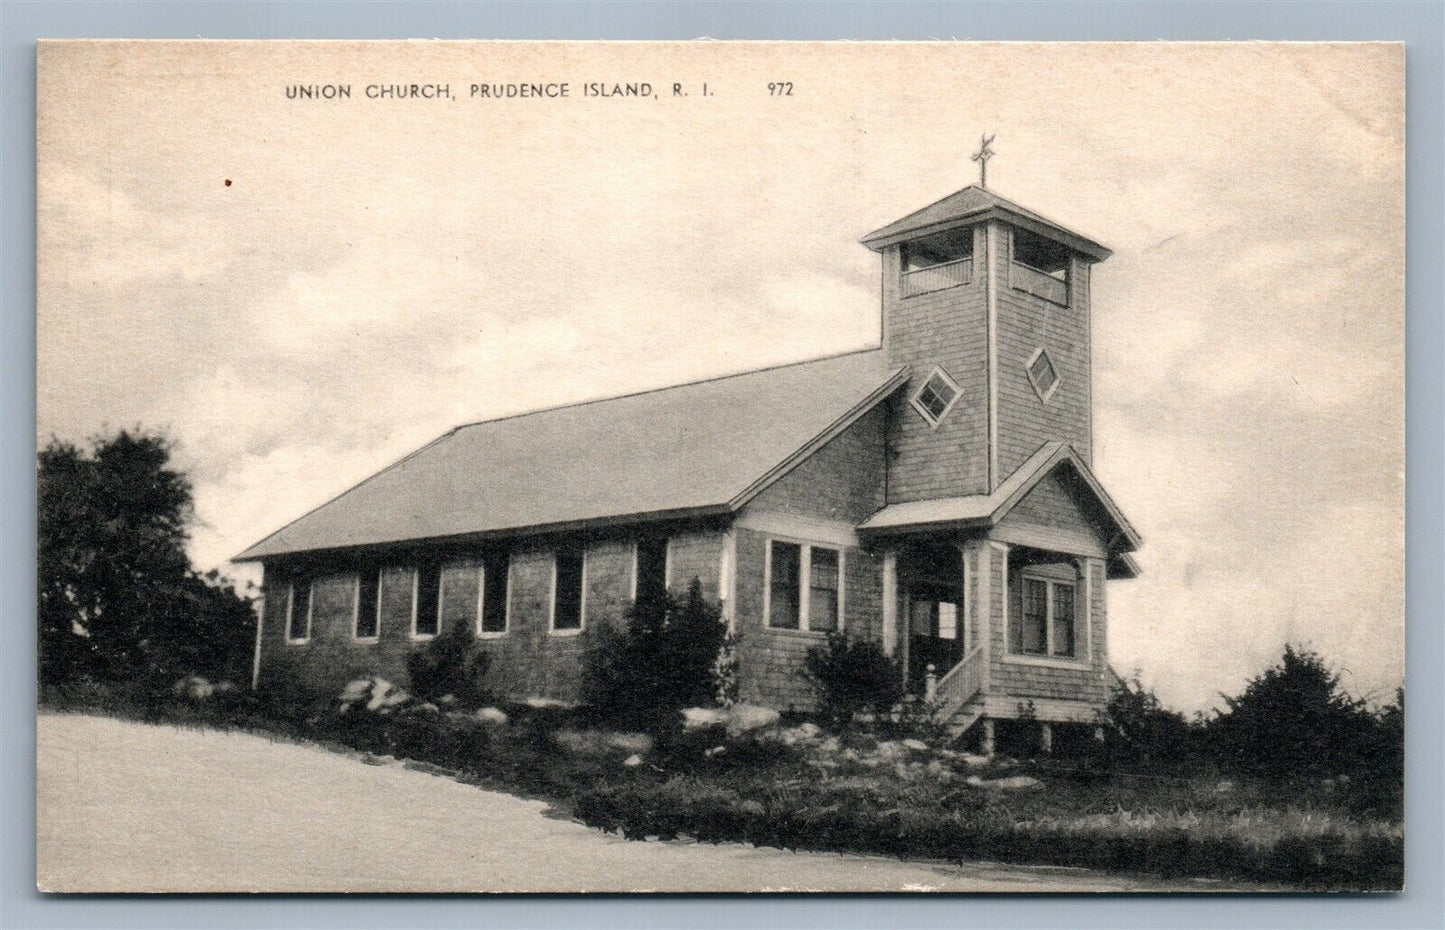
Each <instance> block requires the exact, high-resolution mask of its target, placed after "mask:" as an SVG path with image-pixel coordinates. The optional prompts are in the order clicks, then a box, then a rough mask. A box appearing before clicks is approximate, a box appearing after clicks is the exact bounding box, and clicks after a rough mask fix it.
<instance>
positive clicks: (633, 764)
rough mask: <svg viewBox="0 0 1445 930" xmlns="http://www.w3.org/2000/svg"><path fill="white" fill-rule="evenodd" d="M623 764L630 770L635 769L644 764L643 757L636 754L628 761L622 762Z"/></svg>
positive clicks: (628, 758)
mask: <svg viewBox="0 0 1445 930" xmlns="http://www.w3.org/2000/svg"><path fill="white" fill-rule="evenodd" d="M622 764H623V765H625V766H627V767H628V768H635V767H636V766H639V765H641V764H642V757H641V756H639V755H638V754H637V753H635V752H634V753H633V754H632V755H630V756H628V757H627V758H626V759H623V760H622Z"/></svg>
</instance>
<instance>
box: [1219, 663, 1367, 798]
mask: <svg viewBox="0 0 1445 930" xmlns="http://www.w3.org/2000/svg"><path fill="white" fill-rule="evenodd" d="M1225 703H1226V704H1227V705H1228V706H1227V709H1226V710H1225V711H1224V712H1223V713H1221V714H1219V715H1217V716H1216V717H1215V718H1214V719H1213V720H1211V721H1210V722H1209V723H1208V724H1207V736H1208V738H1209V743H1210V746H1211V748H1212V749H1213V752H1214V754H1215V756H1216V758H1217V759H1218V761H1219V764H1220V765H1221V766H1222V767H1223V768H1225V769H1227V770H1230V771H1234V772H1240V773H1245V774H1253V775H1260V776H1263V777H1266V778H1273V779H1291V778H1298V777H1302V776H1303V777H1308V778H1316V779H1317V778H1321V777H1324V776H1332V775H1338V774H1341V773H1347V772H1351V771H1356V770H1358V769H1360V768H1361V767H1362V766H1363V765H1365V764H1368V762H1369V760H1368V758H1367V753H1368V752H1369V750H1370V748H1371V746H1372V743H1373V742H1374V737H1375V730H1376V725H1377V721H1376V719H1375V717H1374V716H1373V715H1371V714H1370V712H1369V710H1368V709H1367V708H1366V707H1365V703H1364V702H1363V701H1360V700H1357V699H1356V698H1353V697H1351V696H1350V695H1348V694H1346V693H1345V692H1344V690H1343V689H1342V688H1341V687H1340V678H1339V675H1338V674H1337V673H1335V672H1334V671H1333V670H1331V669H1330V667H1329V666H1328V665H1327V664H1326V663H1325V660H1324V659H1323V658H1321V657H1320V656H1319V654H1317V653H1315V652H1312V651H1310V650H1308V649H1305V648H1301V647H1296V646H1293V645H1287V646H1285V649H1284V655H1283V656H1282V657H1281V659H1280V661H1279V664H1277V665H1275V666H1273V667H1271V668H1269V669H1266V670H1265V672H1264V673H1263V674H1261V675H1259V676H1257V677H1255V678H1252V679H1250V680H1249V683H1248V684H1247V685H1246V686H1245V689H1244V692H1243V693H1242V694H1240V695H1239V696H1238V697H1232V698H1231V697H1227V698H1225Z"/></svg>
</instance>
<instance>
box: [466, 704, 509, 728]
mask: <svg viewBox="0 0 1445 930" xmlns="http://www.w3.org/2000/svg"><path fill="white" fill-rule="evenodd" d="M472 716H473V717H474V718H476V719H477V720H480V721H481V722H482V723H495V724H500V725H503V726H505V725H506V723H507V714H506V712H505V711H503V710H501V709H500V708H496V707H481V708H478V709H477V712H476V713H475V714H473V715H472Z"/></svg>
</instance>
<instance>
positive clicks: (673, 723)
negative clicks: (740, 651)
mask: <svg viewBox="0 0 1445 930" xmlns="http://www.w3.org/2000/svg"><path fill="white" fill-rule="evenodd" d="M584 635H586V636H587V639H588V641H587V646H586V649H585V651H584V653H583V662H582V696H583V700H584V701H586V702H587V704H588V705H590V707H591V708H592V710H593V712H594V713H595V714H596V715H597V716H598V717H600V718H601V719H603V720H606V721H607V722H609V723H612V724H615V725H618V726H624V727H635V728H638V729H642V730H645V731H647V732H652V733H659V732H661V731H663V730H668V729H675V728H676V727H678V726H680V719H679V712H680V711H681V710H682V709H683V708H684V707H700V706H708V705H711V704H712V703H713V702H714V700H715V698H716V697H717V691H716V682H715V673H714V670H715V667H716V666H717V664H718V657H719V654H720V653H721V651H722V648H723V644H724V641H725V638H726V636H727V627H726V625H725V624H724V623H723V622H722V611H721V610H720V609H719V608H718V607H717V606H716V605H714V604H709V603H708V602H707V601H706V600H705V599H704V598H703V596H702V586H701V585H700V584H699V582H698V580H697V579H696V578H694V579H693V581H692V584H691V585H690V586H689V587H688V592H687V595H686V596H685V597H683V598H674V597H672V596H671V595H670V594H669V595H664V596H662V597H657V598H640V599H639V600H638V601H637V603H635V604H634V605H633V606H632V607H631V609H630V610H629V611H628V615H627V622H626V625H625V626H623V627H618V626H615V625H613V624H598V625H597V626H595V627H591V628H589V629H588V631H587V633H586V634H584ZM732 674H734V675H735V674H736V669H735V668H734V669H733V670H732Z"/></svg>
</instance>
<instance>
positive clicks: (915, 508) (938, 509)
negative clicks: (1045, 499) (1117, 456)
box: [858, 442, 1144, 573]
mask: <svg viewBox="0 0 1445 930" xmlns="http://www.w3.org/2000/svg"><path fill="white" fill-rule="evenodd" d="M1060 466H1064V467H1068V468H1071V469H1072V470H1073V471H1074V473H1075V474H1077V475H1078V476H1079V478H1080V480H1081V481H1082V483H1083V486H1084V487H1085V488H1086V489H1087V490H1088V492H1089V495H1090V496H1091V497H1092V498H1093V500H1094V501H1095V502H1096V503H1097V504H1098V505H1099V507H1100V509H1101V510H1102V512H1103V513H1104V515H1105V516H1106V518H1107V519H1108V520H1109V522H1110V523H1111V524H1112V528H1113V530H1114V536H1113V539H1112V540H1111V541H1110V543H1109V547H1108V548H1109V550H1110V552H1112V553H1114V554H1115V556H1116V558H1117V560H1118V561H1119V562H1120V564H1121V565H1126V564H1127V565H1132V564H1133V560H1132V559H1129V558H1128V556H1127V553H1129V552H1132V551H1134V550H1136V549H1138V548H1139V547H1140V546H1141V545H1143V542H1144V540H1143V539H1142V538H1141V537H1140V536H1139V534H1138V533H1137V532H1136V531H1135V530H1134V527H1133V525H1132V524H1131V523H1130V522H1129V521H1128V519H1127V518H1126V517H1125V516H1124V512H1123V511H1122V510H1120V509H1119V506H1118V505H1117V504H1115V503H1114V500H1113V498H1111V497H1109V494H1108V492H1106V491H1105V490H1104V486H1103V485H1102V484H1100V483H1099V479H1098V478H1095V477H1094V473H1093V471H1091V470H1090V468H1089V466H1088V465H1087V464H1086V463H1085V462H1084V460H1083V459H1082V458H1081V457H1080V456H1079V453H1078V452H1076V451H1075V450H1074V447H1073V446H1071V445H1069V444H1068V443H1064V442H1046V443H1044V444H1043V445H1042V446H1040V447H1039V448H1038V450H1037V451H1036V452H1034V454H1033V455H1031V456H1029V458H1028V460H1027V461H1025V462H1024V463H1023V464H1022V465H1020V466H1019V467H1018V468H1017V469H1015V470H1014V473H1013V474H1011V475H1009V476H1008V477H1007V478H1005V479H1004V480H1003V482H1002V483H1001V484H1000V485H999V486H998V487H997V488H995V489H994V491H993V493H992V494H970V495H966V496H963V497H945V498H938V499H935V500H921V501H907V502H905V503H901V504H889V505H888V506H887V507H884V508H883V509H882V510H880V511H878V512H877V513H875V514H873V516H871V517H869V518H868V519H867V520H864V521H863V522H862V523H861V524H860V525H859V526H858V530H859V532H862V533H868V532H873V533H907V532H912V531H916V530H925V529H927V530H934V529H939V528H943V527H952V526H957V527H966V526H995V525H997V524H998V522H999V521H1000V520H1002V519H1003V518H1004V517H1005V516H1007V515H1008V513H1009V511H1011V510H1013V508H1014V507H1015V506H1016V505H1017V504H1018V503H1019V501H1021V500H1023V499H1024V497H1025V496H1026V495H1027V494H1028V493H1029V491H1031V490H1033V488H1034V487H1035V486H1036V485H1037V484H1038V483H1039V482H1040V481H1042V480H1043V479H1044V477H1045V476H1047V475H1049V474H1051V473H1052V472H1053V471H1054V469H1056V468H1059V467H1060ZM1135 571H1136V573H1137V566H1135Z"/></svg>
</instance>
